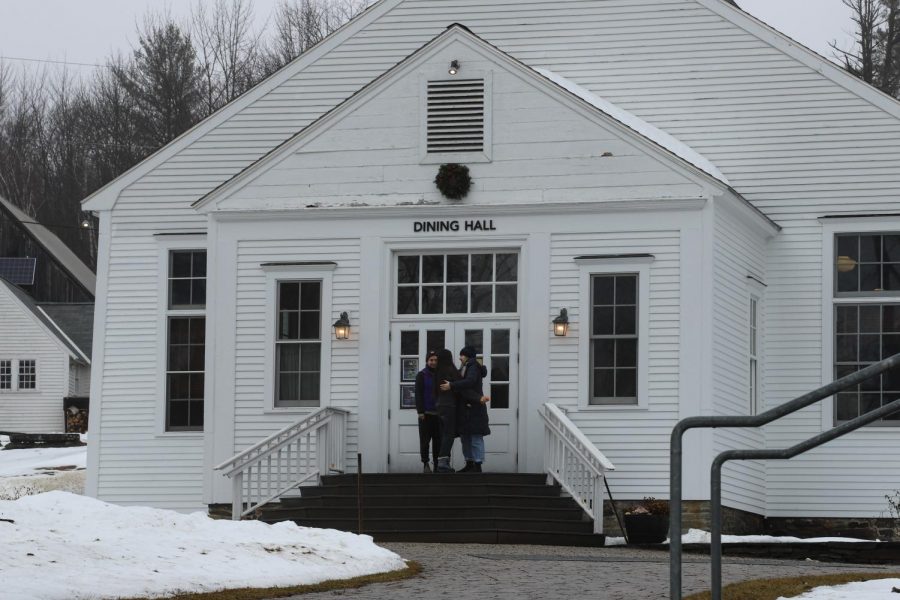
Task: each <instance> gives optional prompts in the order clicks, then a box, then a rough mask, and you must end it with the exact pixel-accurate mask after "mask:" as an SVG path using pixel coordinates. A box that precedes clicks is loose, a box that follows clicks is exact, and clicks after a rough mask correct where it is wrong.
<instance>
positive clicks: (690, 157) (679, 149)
mask: <svg viewBox="0 0 900 600" xmlns="http://www.w3.org/2000/svg"><path fill="white" fill-rule="evenodd" d="M453 41H462V42H464V43H468V44H469V45H470V46H473V47H474V48H475V49H476V50H478V51H480V52H482V53H483V54H485V55H488V56H490V58H492V59H493V60H495V61H497V62H501V63H504V64H505V65H506V67H507V68H509V69H510V71H511V72H514V73H515V74H516V75H518V76H520V77H522V78H524V79H528V80H530V81H531V83H532V84H536V85H539V86H543V87H544V89H545V90H546V91H549V92H551V93H556V94H557V96H558V97H561V98H566V99H567V98H570V97H571V96H575V97H577V98H578V100H577V102H578V105H579V107H581V108H587V109H588V111H589V112H590V113H591V114H593V115H594V116H601V118H602V119H603V120H604V121H605V122H607V123H610V122H611V123H612V124H613V125H617V126H618V127H619V128H620V129H625V130H627V131H623V132H622V133H624V134H626V135H629V134H630V136H631V138H632V139H634V140H635V141H643V142H644V144H645V146H647V147H646V148H645V149H646V150H647V151H648V152H650V153H653V152H654V151H655V152H657V153H658V154H665V155H667V157H668V158H671V159H674V160H676V161H678V162H680V163H682V164H683V166H684V167H687V168H688V170H689V171H690V172H692V173H694V174H695V176H700V177H702V178H704V179H707V180H709V181H710V182H712V183H714V184H718V185H720V186H724V187H726V188H728V189H730V186H729V184H728V180H727V179H725V176H724V175H722V173H721V172H720V171H719V170H718V169H717V168H716V167H715V166H714V165H713V164H712V163H711V162H710V161H708V160H707V159H705V158H703V157H702V156H701V155H700V154H699V153H697V152H695V151H694V150H692V149H691V148H690V147H688V146H687V145H686V144H683V143H681V142H679V141H678V140H676V139H675V138H674V137H672V136H670V135H668V134H666V133H665V132H663V131H660V130H659V129H657V128H656V127H654V126H652V125H650V124H649V123H646V122H645V121H643V120H641V119H639V118H638V117H636V116H634V115H632V114H631V113H629V112H627V111H625V110H623V109H621V108H619V107H617V106H615V105H613V104H612V103H610V102H607V101H605V100H602V99H601V98H599V97H598V96H596V95H594V94H592V93H590V92H588V91H587V90H585V89H584V88H581V87H579V86H577V85H575V84H573V83H572V82H570V81H568V80H566V79H564V78H562V77H560V76H558V75H556V74H554V73H551V72H550V71H547V70H541V69H532V68H531V67H529V66H528V65H526V64H524V63H522V62H521V61H519V60H517V59H516V58H514V57H512V56H510V55H509V54H507V53H505V52H503V51H502V50H500V49H499V48H497V47H495V46H493V45H491V44H490V43H488V42H486V41H485V40H483V39H482V38H480V37H478V36H477V35H475V34H474V33H472V31H470V30H469V29H468V28H467V27H465V26H464V25H460V24H459V23H454V24H453V25H451V26H450V27H448V28H447V30H446V31H444V32H443V33H441V34H440V35H438V36H436V37H435V38H434V39H432V40H431V41H429V42H428V43H427V44H425V45H424V46H422V47H421V48H419V49H418V50H416V51H415V52H413V53H412V54H410V55H409V56H407V57H406V58H405V59H404V60H403V61H401V62H400V63H398V64H397V65H395V66H394V67H392V68H391V69H389V70H388V71H386V72H385V73H383V74H382V75H380V76H379V77H378V78H376V79H375V80H374V81H372V82H371V83H369V84H368V85H366V86H364V87H363V88H362V89H360V90H357V91H356V92H355V93H354V94H353V95H351V96H350V97H349V98H347V99H346V100H344V101H343V102H342V103H340V104H339V105H338V106H336V107H335V108H333V109H332V110H330V111H328V112H327V113H325V114H324V115H322V116H321V117H319V118H318V119H317V120H316V121H314V122H313V123H311V124H310V125H308V126H306V127H305V128H303V129H302V130H300V131H299V132H297V133H296V134H294V135H293V136H291V137H290V138H288V139H287V140H285V141H284V142H282V143H281V144H279V145H278V146H276V147H275V148H274V149H273V150H271V151H270V152H268V153H267V154H265V155H264V156H263V157H261V158H259V159H258V160H256V161H254V162H253V163H251V164H250V165H249V166H247V167H245V168H244V169H242V170H241V171H240V172H238V173H237V174H236V175H234V176H233V177H231V178H230V179H228V180H227V181H225V182H224V183H222V184H221V185H219V186H217V187H216V188H214V189H213V190H211V191H210V192H208V193H207V194H205V195H204V196H202V197H201V198H200V199H199V200H197V201H196V202H194V203H193V205H192V206H194V207H195V208H200V207H203V206H206V205H208V204H209V203H211V202H212V201H213V200H214V199H215V198H217V197H220V196H223V195H225V194H227V193H228V192H230V191H232V190H234V189H235V188H238V187H240V186H241V184H244V183H247V182H248V181H250V180H252V178H253V177H254V176H255V175H256V174H258V173H259V172H260V171H261V170H262V169H263V168H265V166H266V165H269V164H271V163H273V162H275V161H278V160H280V159H283V158H285V157H286V156H287V155H288V154H289V153H290V152H291V151H292V150H293V149H294V148H295V147H296V146H298V145H299V144H300V143H301V142H302V141H305V140H306V139H307V138H309V137H311V136H313V135H315V134H316V133H320V132H321V131H322V130H324V129H325V128H326V127H327V126H328V125H329V124H330V123H331V122H333V121H334V120H336V119H338V118H339V117H340V116H342V115H344V114H346V113H347V112H349V111H350V110H352V109H353V108H355V106H356V105H357V104H358V103H360V102H362V101H363V99H364V98H366V97H368V96H369V95H372V94H375V93H377V92H379V91H381V90H382V89H383V88H384V87H385V86H387V85H389V84H390V82H391V81H392V80H393V79H394V78H396V77H398V76H400V75H402V73H403V72H404V71H407V70H409V69H410V68H412V67H414V66H415V65H416V64H418V62H420V61H421V60H424V59H423V57H426V56H427V55H428V54H430V53H432V52H434V51H437V50H439V49H441V48H442V47H445V46H446V45H447V44H449V43H451V42H453ZM732 191H733V190H732ZM735 193H736V192H735Z"/></svg>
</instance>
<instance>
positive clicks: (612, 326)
mask: <svg viewBox="0 0 900 600" xmlns="http://www.w3.org/2000/svg"><path fill="white" fill-rule="evenodd" d="M637 289H638V275H637V274H635V273H627V274H615V275H613V274H610V275H593V276H591V316H590V320H591V324H590V340H591V363H590V364H591V388H590V389H591V392H590V403H591V404H636V403H637V367H638V322H637V319H638V301H637Z"/></svg>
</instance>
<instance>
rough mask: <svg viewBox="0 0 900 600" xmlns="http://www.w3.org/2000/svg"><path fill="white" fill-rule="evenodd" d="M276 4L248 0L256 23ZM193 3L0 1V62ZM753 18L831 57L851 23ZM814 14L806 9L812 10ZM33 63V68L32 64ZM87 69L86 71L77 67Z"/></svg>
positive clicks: (100, 39)
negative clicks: (832, 44) (834, 44)
mask: <svg viewBox="0 0 900 600" xmlns="http://www.w3.org/2000/svg"><path fill="white" fill-rule="evenodd" d="M277 1H278V0H253V7H254V11H255V13H256V16H257V20H258V21H259V23H260V24H262V23H264V22H265V20H266V19H267V18H268V17H269V15H270V14H271V12H272V8H273V7H274V6H275V4H276V3H277ZM195 2H196V0H191V1H190V2H189V1H187V0H0V57H5V59H6V60H7V62H13V60H11V59H12V58H14V59H15V62H16V63H17V64H27V63H25V61H22V60H21V59H39V60H48V59H49V60H64V61H68V62H73V63H77V62H80V63H103V62H104V60H105V59H106V57H107V56H109V55H110V54H112V53H113V52H115V51H117V50H123V51H124V50H127V49H128V48H129V44H130V43H132V42H134V41H135V37H136V36H135V33H134V31H135V23H136V21H137V20H139V19H140V17H141V16H142V15H143V14H145V13H146V12H147V11H148V10H160V9H165V8H166V7H168V8H169V10H171V12H172V14H173V15H175V16H176V17H187V16H188V15H189V14H190V6H191V5H193V4H194V3H195ZM738 4H739V5H740V6H741V8H743V9H744V10H746V11H747V12H749V13H750V14H752V15H754V16H755V17H757V18H759V19H761V20H763V21H765V22H766V23H768V24H770V25H772V26H773V27H775V28H776V29H778V30H780V31H782V32H783V33H785V34H787V35H789V36H790V37H792V38H794V39H795V40H797V41H799V42H800V43H802V44H804V45H806V46H808V47H810V48H812V49H813V50H815V51H816V52H818V53H819V54H822V55H824V56H826V57H829V58H832V55H833V53H832V52H831V50H830V48H829V46H828V42H830V41H834V40H837V41H838V43H839V44H840V45H841V46H842V47H847V46H848V45H849V43H850V40H851V37H850V33H849V32H851V31H852V26H853V24H852V22H851V21H850V15H849V12H848V10H847V9H846V7H844V5H843V4H842V3H841V0H814V1H811V0H738ZM811 5H814V6H815V9H814V10H813V9H812V6H811ZM32 64H35V65H37V64H39V63H32ZM79 69H80V70H81V69H89V67H80V68H79Z"/></svg>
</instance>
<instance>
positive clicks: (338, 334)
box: [334, 312, 350, 340]
mask: <svg viewBox="0 0 900 600" xmlns="http://www.w3.org/2000/svg"><path fill="white" fill-rule="evenodd" d="M349 338H350V316H349V315H348V314H347V313H346V312H342V313H341V318H340V319H338V320H337V321H335V322H334V339H336V340H346V339H349Z"/></svg>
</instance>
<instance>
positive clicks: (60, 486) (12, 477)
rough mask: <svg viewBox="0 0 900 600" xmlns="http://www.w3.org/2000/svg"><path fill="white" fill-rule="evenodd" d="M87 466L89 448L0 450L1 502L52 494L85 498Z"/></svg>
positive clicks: (1, 442) (0, 442) (0, 443)
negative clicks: (55, 492)
mask: <svg viewBox="0 0 900 600" xmlns="http://www.w3.org/2000/svg"><path fill="white" fill-rule="evenodd" d="M5 441H6V440H0V445H2V444H3V442H5ZM86 464H87V446H72V447H69V448H26V449H21V450H0V500H15V499H16V498H21V497H22V496H30V495H33V494H39V493H41V492H48V491H51V490H62V491H66V492H72V493H73V494H81V493H83V492H84V474H85V470H84V469H85V466H86ZM0 539H2V536H0Z"/></svg>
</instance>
